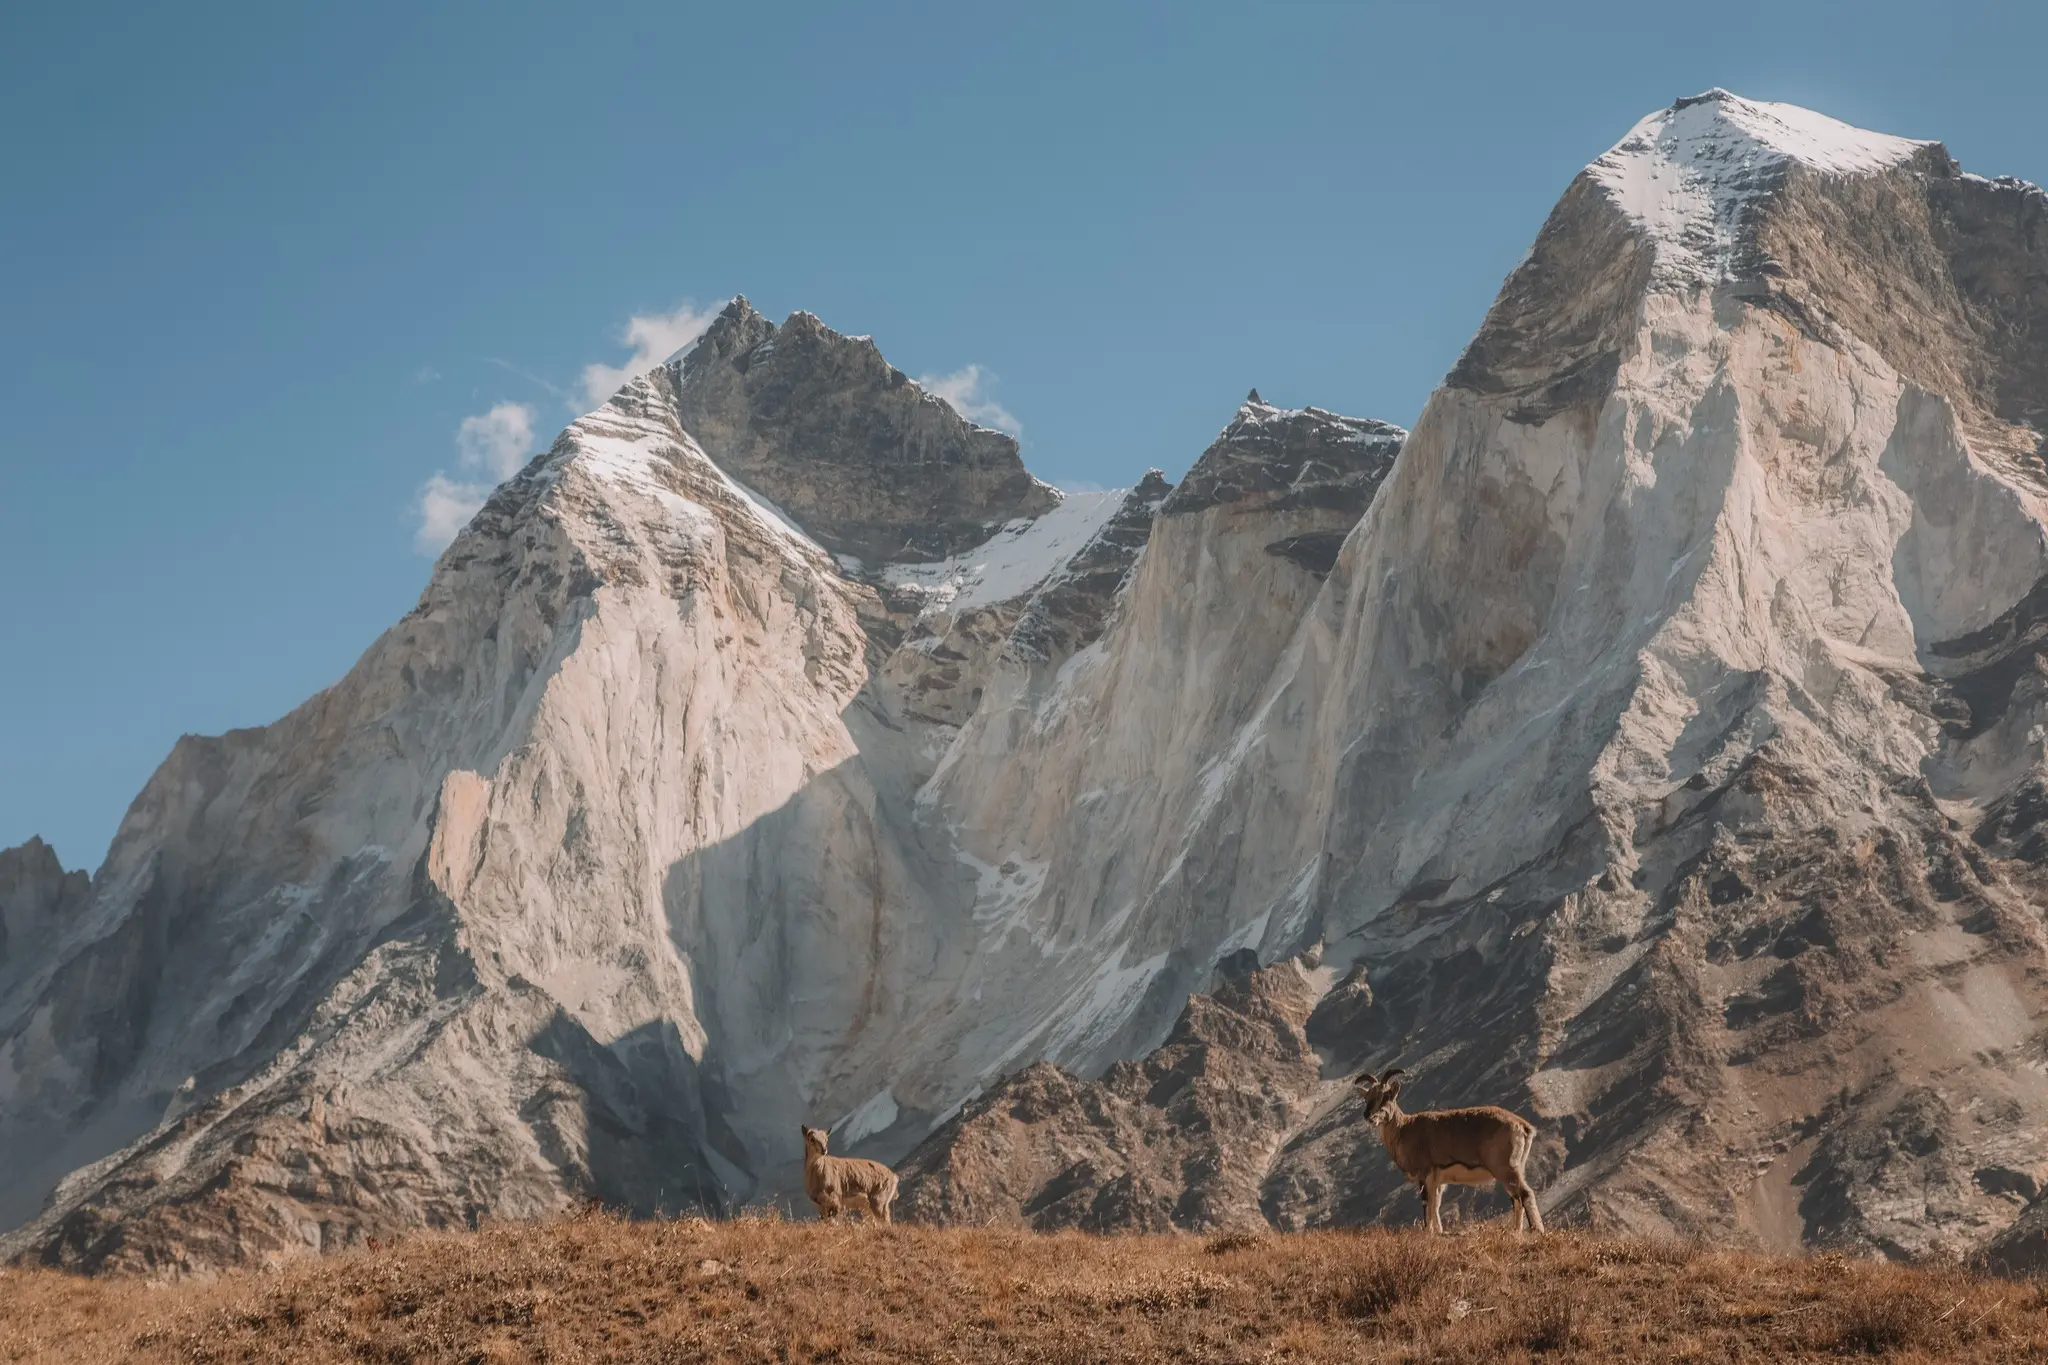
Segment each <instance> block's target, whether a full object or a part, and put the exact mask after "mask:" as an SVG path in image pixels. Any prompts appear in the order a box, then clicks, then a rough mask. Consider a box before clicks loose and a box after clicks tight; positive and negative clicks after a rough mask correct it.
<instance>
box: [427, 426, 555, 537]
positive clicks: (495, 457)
mask: <svg viewBox="0 0 2048 1365" xmlns="http://www.w3.org/2000/svg"><path fill="white" fill-rule="evenodd" d="M533 417H534V412H533V409H532V408H530V407H528V406H527V405H526V404H524V403H499V404H497V405H496V406H495V407H493V408H492V409H491V410H490V411H489V412H480V413H477V414H476V415H475V416H473V417H465V418H463V419H462V425H461V426H460V427H458V428H456V431H455V450H456V457H457V460H458V462H459V463H460V465H461V466H462V468H464V469H472V470H477V471H479V472H480V473H482V474H484V475H486V476H488V477H487V478H482V479H451V478H449V477H448V475H447V474H445V473H442V472H440V471H438V470H437V471H435V473H434V477H432V478H431V479H428V480H427V481H426V483H424V484H422V485H421V486H420V496H419V518H420V524H419V529H418V530H417V531H415V532H414V533H413V539H412V543H413V548H415V549H417V550H418V551H419V552H420V553H421V554H423V555H438V554H440V553H441V551H442V550H444V549H446V548H447V547H448V542H449V541H451V540H453V539H455V536H456V533H457V532H459V531H460V530H461V529H462V528H463V527H465V526H467V525H468V524H469V519H470V518H471V517H473V516H475V515H476V513H477V509H478V508H480V507H482V506H483V505H484V500H485V499H486V498H488V497H490V496H491V490H492V489H493V488H496V487H497V486H498V485H499V484H501V483H503V482H504V481H505V480H507V479H509V478H511V477H512V476H513V475H514V474H517V473H518V472H519V469H520V466H522V465H524V464H525V463H526V457H527V454H528V453H529V452H530V451H531V450H532V449H533Z"/></svg>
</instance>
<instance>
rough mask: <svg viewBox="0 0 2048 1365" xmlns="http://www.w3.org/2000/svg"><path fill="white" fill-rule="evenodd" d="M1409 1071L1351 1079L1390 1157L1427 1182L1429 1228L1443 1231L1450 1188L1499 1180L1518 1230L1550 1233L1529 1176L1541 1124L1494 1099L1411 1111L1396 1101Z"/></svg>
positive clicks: (1396, 1069)
mask: <svg viewBox="0 0 2048 1365" xmlns="http://www.w3.org/2000/svg"><path fill="white" fill-rule="evenodd" d="M1402 1074H1403V1072H1402V1070H1401V1068H1400V1067H1398V1066H1397V1067H1390V1068H1388V1070H1387V1073H1386V1074H1385V1075H1384V1076H1381V1077H1379V1078H1377V1079H1375V1078H1374V1076H1373V1074H1372V1073H1371V1072H1370V1071H1368V1072H1366V1073H1365V1074H1364V1075H1363V1076H1360V1077H1358V1078H1357V1079H1356V1080H1354V1081H1353V1082H1352V1084H1353V1085H1354V1086H1356V1087H1357V1089H1358V1093H1359V1094H1360V1095H1361V1096H1362V1097H1363V1098H1364V1100H1365V1121H1366V1122H1367V1123H1370V1124H1371V1125H1372V1126H1373V1127H1375V1128H1377V1129H1379V1130H1380V1141H1381V1142H1383V1143H1385V1144H1386V1148H1387V1155H1388V1156H1391V1157H1392V1158H1393V1159H1394V1164H1395V1165H1396V1166H1398V1167H1400V1168H1401V1172H1402V1174H1404V1175H1406V1176H1407V1177H1408V1178H1409V1179H1410V1180H1413V1181H1414V1182H1415V1183H1416V1184H1417V1185H1419V1186H1421V1187H1422V1198H1423V1202H1424V1204H1425V1205H1426V1206H1427V1207H1428V1216H1427V1219H1426V1222H1427V1224H1428V1227H1429V1230H1430V1231H1431V1232H1442V1231H1443V1230H1444V1220H1443V1211H1442V1200H1443V1193H1444V1186H1446V1185H1486V1184H1490V1183H1492V1182H1495V1181H1498V1182H1499V1183H1500V1187H1501V1188H1502V1189H1503V1190H1505V1191H1507V1195H1508V1198H1510V1199H1512V1200H1514V1201H1515V1230H1516V1231H1518V1232H1519V1231H1522V1230H1524V1229H1525V1228H1527V1229H1531V1230H1534V1231H1536V1232H1541V1231H1543V1214H1542V1213H1541V1212H1540V1211H1539V1210H1538V1209H1537V1207H1536V1192H1535V1191H1534V1190H1533V1189H1531V1188H1530V1187H1529V1180H1528V1177H1527V1175H1526V1174H1525V1172H1526V1169H1527V1167H1528V1164H1529V1149H1530V1147H1531V1146H1533V1145H1534V1143H1535V1141H1536V1125H1535V1124H1533V1123H1531V1122H1529V1120H1527V1119H1525V1118H1523V1117H1522V1116H1521V1115H1520V1114H1516V1113H1512V1112H1510V1111H1509V1110H1506V1109H1502V1108H1500V1107H1499V1106H1497V1105H1491V1104H1487V1105H1480V1106H1477V1107H1475V1108H1471V1109H1426V1110H1424V1111H1423V1112H1422V1113H1419V1114H1404V1113H1402V1112H1401V1105H1400V1103H1399V1101H1398V1099H1397V1097H1398V1096H1399V1095H1400V1093H1401V1081H1400V1079H1399V1078H1400V1077H1401V1075H1402Z"/></svg>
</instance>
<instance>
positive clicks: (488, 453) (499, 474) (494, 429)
mask: <svg viewBox="0 0 2048 1365" xmlns="http://www.w3.org/2000/svg"><path fill="white" fill-rule="evenodd" d="M455 449H456V451H457V453H458V454H459V455H460V456H461V457H462V467H463V468H464V469H481V470H483V471H484V472H485V473H486V474H489V475H491V476H492V477H493V478H494V479H495V480H496V481H497V482H499V483H503V482H504V481H505V480H507V479H509V478H511V477H512V476H513V475H514V474H517V473H518V472H519V466H521V465H523V464H525V463H526V456H527V452H529V451H531V450H532V449H533V409H532V408H529V407H528V406H526V404H524V403H500V404H498V405H497V406H496V407H494V408H492V409H491V410H490V411H489V412H480V413H478V414H477V415H476V416H474V417H465V418H463V419H462V425H461V426H460V427H457V428H456V430H455Z"/></svg>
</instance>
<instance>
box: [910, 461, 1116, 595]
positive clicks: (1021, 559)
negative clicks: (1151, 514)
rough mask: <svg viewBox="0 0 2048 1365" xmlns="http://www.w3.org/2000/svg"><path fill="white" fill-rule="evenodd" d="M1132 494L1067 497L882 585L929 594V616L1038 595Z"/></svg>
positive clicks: (1108, 491)
mask: <svg viewBox="0 0 2048 1365" xmlns="http://www.w3.org/2000/svg"><path fill="white" fill-rule="evenodd" d="M1128 491H1129V490H1128V489H1123V488H1110V489H1105V490H1103V491H1101V492H1099V493H1067V494H1064V495H1062V497H1061V499H1060V505H1059V506H1058V507H1055V508H1053V509H1052V510H1051V511H1050V512H1047V513H1045V514H1044V515H1043V516H1040V517H1035V518H1029V519H1026V518H1019V519H1017V520H1016V521H1012V522H1010V523H1008V524H1007V525H1005V526H1004V527H1003V528H1002V529H1001V530H1000V531H997V532H996V533H995V534H994V535H992V536H990V537H989V538H988V539H987V540H985V541H983V542H982V543H981V544H979V545H977V546H975V547H974V548H973V549H972V550H969V551H967V552H966V553H964V554H958V555H954V556H952V557H951V558H949V559H941V560H936V561H933V562H930V563H924V564H892V565H890V566H889V567H887V568H886V569H884V570H882V579H883V581H884V582H886V583H889V584H891V585H893V586H895V587H899V588H912V589H921V590H923V591H924V592H926V593H927V594H929V600H928V601H927V603H926V606H925V610H926V612H927V613H931V612H939V611H950V612H954V613H956V614H957V613H959V612H964V611H967V610H970V609H971V608H974V607H985V606H992V605H994V604H995V603H997V602H1008V601H1012V600H1014V599H1016V598H1019V597H1022V596H1024V595H1026V594H1027V593H1030V592H1032V591H1033V590H1034V589H1036V588H1037V587H1038V586H1039V585H1040V584H1042V583H1044V582H1045V581H1046V580H1047V579H1049V578H1051V577H1052V576H1053V574H1054V573H1055V572H1056V571H1057V570H1058V569H1059V568H1060V566H1061V565H1063V564H1065V563H1066V562H1067V561H1068V560H1070V559H1072V558H1073V557H1074V556H1075V555H1077V554H1079V553H1080V552H1081V550H1082V549H1083V548H1084V547H1085V546H1086V545H1087V544H1088V542H1089V541H1090V540H1093V539H1094V538H1095V533H1096V532H1098V531H1100V530H1101V529H1102V527H1103V526H1104V524H1105V523H1107V522H1108V521H1109V519H1110V518H1111V517H1113V516H1115V515H1116V512H1117V508H1119V507H1121V506H1122V505H1123V500H1124V494H1125V493H1127V492H1128Z"/></svg>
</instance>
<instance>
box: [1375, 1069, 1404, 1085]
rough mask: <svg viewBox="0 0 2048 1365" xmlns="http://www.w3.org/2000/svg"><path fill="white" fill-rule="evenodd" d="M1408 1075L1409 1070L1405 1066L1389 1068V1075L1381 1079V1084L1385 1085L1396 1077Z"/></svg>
mask: <svg viewBox="0 0 2048 1365" xmlns="http://www.w3.org/2000/svg"><path fill="white" fill-rule="evenodd" d="M1407 1074H1408V1068H1407V1067H1405V1066H1390V1067H1388V1068H1387V1074H1386V1075H1384V1076H1382V1077H1380V1084H1381V1085H1385V1084H1386V1083H1387V1082H1388V1081H1391V1080H1393V1079H1394V1077H1396V1076H1405V1075H1407Z"/></svg>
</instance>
